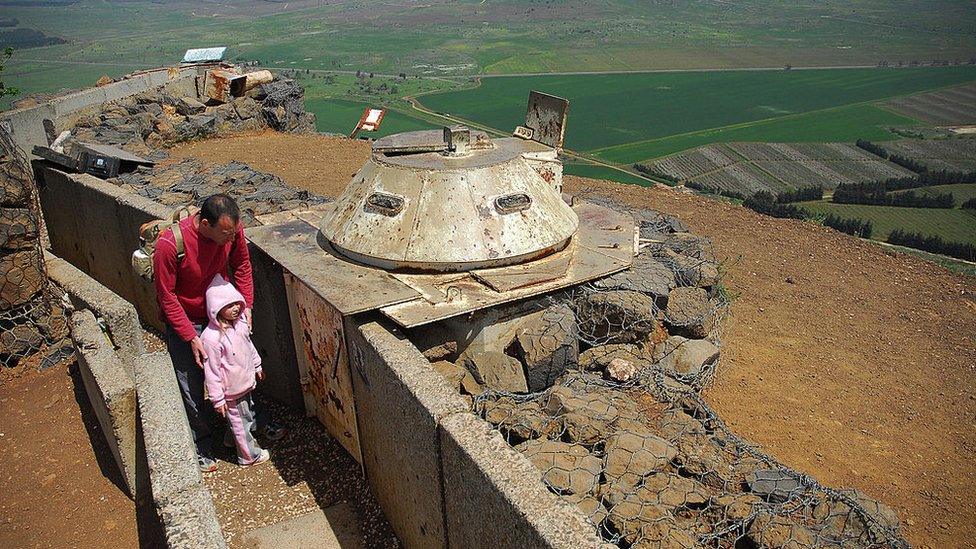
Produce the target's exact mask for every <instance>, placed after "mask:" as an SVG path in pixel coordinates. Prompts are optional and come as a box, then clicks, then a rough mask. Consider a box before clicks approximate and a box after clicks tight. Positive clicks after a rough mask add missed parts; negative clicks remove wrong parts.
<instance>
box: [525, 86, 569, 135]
mask: <svg viewBox="0 0 976 549" xmlns="http://www.w3.org/2000/svg"><path fill="white" fill-rule="evenodd" d="M568 114H569V101H568V100H566V99H563V98H561V97H556V96H554V95H549V94H545V93H542V92H537V91H532V92H529V103H528V105H527V106H526V109H525V127H527V128H531V129H532V140H533V141H538V142H539V143H543V144H545V145H549V146H550V147H553V148H557V149H558V148H562V146H563V138H564V136H565V133H566V116H567V115H568Z"/></svg>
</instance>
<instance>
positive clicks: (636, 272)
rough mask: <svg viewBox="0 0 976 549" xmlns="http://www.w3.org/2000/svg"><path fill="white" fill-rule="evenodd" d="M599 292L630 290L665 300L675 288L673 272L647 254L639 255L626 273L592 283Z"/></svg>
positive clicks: (622, 272)
mask: <svg viewBox="0 0 976 549" xmlns="http://www.w3.org/2000/svg"><path fill="white" fill-rule="evenodd" d="M593 286H594V287H596V288H599V289H601V290H630V291H634V292H640V293H642V294H647V295H650V296H654V297H655V298H657V299H662V298H667V296H668V294H669V293H670V292H671V290H673V289H674V288H675V286H676V284H675V280H674V272H673V271H672V270H671V269H669V268H668V267H667V266H666V265H664V264H663V263H661V262H660V261H658V260H657V259H656V258H654V257H653V256H651V255H649V254H639V255H637V256H636V257H634V262H633V264H631V266H630V268H629V269H627V270H626V271H621V272H619V273H616V274H614V275H611V276H608V277H607V278H601V279H599V280H596V281H594V282H593Z"/></svg>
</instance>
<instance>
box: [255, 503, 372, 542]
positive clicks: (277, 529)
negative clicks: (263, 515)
mask: <svg viewBox="0 0 976 549" xmlns="http://www.w3.org/2000/svg"><path fill="white" fill-rule="evenodd" d="M362 546H363V534H362V524H360V521H359V516H358V515H356V510H355V508H353V506H352V505H350V504H349V503H339V504H337V505H333V506H332V507H328V508H326V509H316V510H315V511H312V512H310V513H306V514H304V515H300V516H297V517H295V518H291V519H288V520H285V521H282V522H279V523H278V524H272V525H271V526H265V527H264V528H258V529H256V530H253V531H251V532H249V533H248V534H247V535H246V536H245V537H244V547H246V548H248V549H359V548H361V547H362Z"/></svg>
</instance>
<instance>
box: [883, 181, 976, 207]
mask: <svg viewBox="0 0 976 549" xmlns="http://www.w3.org/2000/svg"><path fill="white" fill-rule="evenodd" d="M909 191H914V192H915V194H922V195H926V194H946V193H952V196H953V198H955V199H956V207H957V208H958V207H959V206H962V203H963V202H965V201H967V200H969V199H970V198H976V183H960V184H958V185H936V186H933V187H922V188H921V189H908V190H904V191H895V192H899V193H907V192H909Z"/></svg>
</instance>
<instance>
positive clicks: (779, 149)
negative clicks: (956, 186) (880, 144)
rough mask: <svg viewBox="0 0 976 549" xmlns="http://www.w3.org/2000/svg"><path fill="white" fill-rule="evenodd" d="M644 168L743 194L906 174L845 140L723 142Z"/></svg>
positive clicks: (907, 173)
mask: <svg viewBox="0 0 976 549" xmlns="http://www.w3.org/2000/svg"><path fill="white" fill-rule="evenodd" d="M645 169H647V170H648V171H649V173H651V174H655V175H659V176H664V177H666V178H668V179H672V180H675V181H680V182H686V183H688V185H689V186H691V187H696V188H702V189H703V190H709V191H719V192H724V193H738V194H741V195H749V194H752V193H754V192H757V191H770V192H773V193H777V192H780V191H784V190H787V189H796V188H802V187H813V186H820V187H823V188H825V189H832V188H834V187H836V186H837V185H839V184H842V183H860V182H865V181H877V180H880V179H888V178H891V177H910V176H912V175H914V174H913V173H912V172H910V171H909V170H907V169H905V168H903V167H901V166H898V165H897V164H894V163H892V162H888V161H887V160H884V159H882V158H880V157H877V156H875V155H873V154H871V153H868V152H867V151H864V150H862V149H860V148H858V147H855V146H854V145H850V144H847V143H727V144H724V145H706V146H704V147H699V148H697V149H694V150H691V151H686V152H683V153H679V154H675V155H671V156H666V157H664V158H661V159H659V160H657V161H654V162H652V163H650V164H646V165H645Z"/></svg>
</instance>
